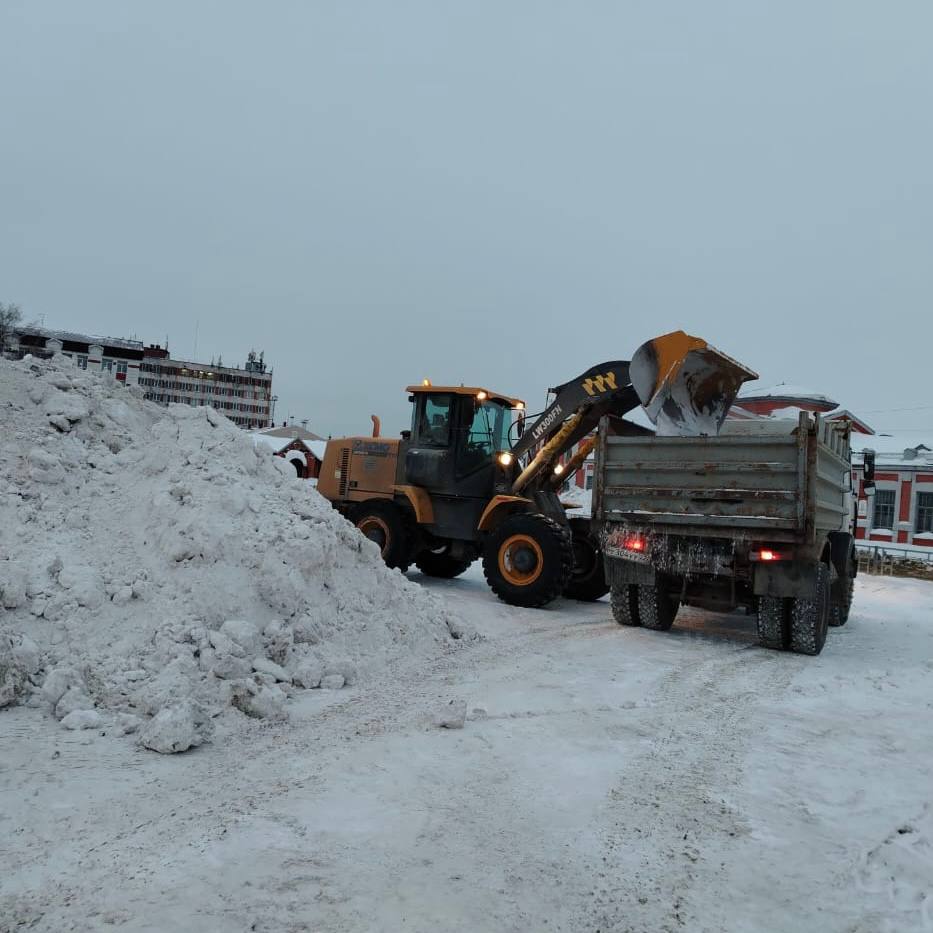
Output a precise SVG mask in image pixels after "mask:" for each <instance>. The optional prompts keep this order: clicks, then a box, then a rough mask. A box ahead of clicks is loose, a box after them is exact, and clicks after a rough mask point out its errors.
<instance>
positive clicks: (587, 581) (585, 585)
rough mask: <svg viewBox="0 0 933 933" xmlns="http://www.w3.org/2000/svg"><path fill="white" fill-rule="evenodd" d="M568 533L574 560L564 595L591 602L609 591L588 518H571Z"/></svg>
mask: <svg viewBox="0 0 933 933" xmlns="http://www.w3.org/2000/svg"><path fill="white" fill-rule="evenodd" d="M570 535H571V540H572V543H573V558H574V561H573V571H572V573H571V575H570V582H569V583H568V584H567V586H566V587H565V588H564V596H566V597H567V598H568V599H578V600H580V601H581V602H588V603H591V602H594V601H595V600H597V599H601V598H602V597H603V596H605V595H606V593H608V592H609V584H608V583H607V582H606V569H605V567H604V566H603V555H602V552H601V551H600V549H599V545H598V544H597V542H596V540H595V539H594V537H593V535H592V533H591V531H590V520H589V519H588V518H571V519H570Z"/></svg>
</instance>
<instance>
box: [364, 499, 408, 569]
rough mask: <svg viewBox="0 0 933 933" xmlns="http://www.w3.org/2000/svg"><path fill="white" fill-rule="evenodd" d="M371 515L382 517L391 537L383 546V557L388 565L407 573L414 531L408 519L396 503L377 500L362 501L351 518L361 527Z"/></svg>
mask: <svg viewBox="0 0 933 933" xmlns="http://www.w3.org/2000/svg"><path fill="white" fill-rule="evenodd" d="M369 517H377V518H379V519H381V521H382V522H383V523H384V524H385V526H386V528H387V529H388V532H389V537H388V540H387V542H386V544H385V545H384V546H383V547H382V559H383V560H384V561H385V564H386V566H387V567H394V568H396V569H397V570H400V571H401V572H402V573H405V571H406V570H408V568H409V567H410V566H411V557H412V554H411V549H412V533H411V527H410V523H409V521H408V519H407V518H406V516H405V515H404V514H403V513H402V510H401V509H400V508H399V507H398V506H397V505H395V504H394V503H392V502H386V501H379V500H377V501H374V502H362V503H360V505H358V506H357V507H356V508H355V509H354V510H353V513H352V515H351V520H352V522H353V524H354V525H356V527H357V528H359V527H360V525H361V524H362V523H363V521H364V520H365V519H366V518H369ZM377 543H378V542H377Z"/></svg>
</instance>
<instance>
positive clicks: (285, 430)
mask: <svg viewBox="0 0 933 933" xmlns="http://www.w3.org/2000/svg"><path fill="white" fill-rule="evenodd" d="M259 433H260V434H268V435H269V436H270V437H288V438H291V439H292V440H294V439H295V438H296V437H297V438H300V439H301V440H303V441H322V440H324V438H323V437H321V435H320V434H315V433H314V432H313V431H309V430H307V429H306V428H302V427H299V426H298V425H294V424H288V425H283V426H282V427H280V428H267V429H266V430H265V431H260V432H259Z"/></svg>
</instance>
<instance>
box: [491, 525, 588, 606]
mask: <svg viewBox="0 0 933 933" xmlns="http://www.w3.org/2000/svg"><path fill="white" fill-rule="evenodd" d="M572 569H573V546H572V544H571V540H570V535H569V534H568V532H567V529H566V527H565V526H563V525H560V524H558V523H557V522H556V521H554V519H553V518H548V516H546V515H541V514H538V513H531V514H529V513H521V514H518V515H512V516H510V517H509V518H507V519H505V520H504V521H503V522H502V524H500V525H499V526H498V527H497V528H496V529H495V530H494V531H493V532H492V534H490V535H489V537H488V538H487V539H486V545H485V547H484V549H483V574H484V575H485V577H486V582H487V583H488V584H489V587H490V589H491V590H492V591H493V592H494V593H495V594H496V596H498V597H499V599H501V600H502V601H503V602H505V603H509V605H511V606H544V605H546V604H547V603H549V602H551V601H552V600H554V599H556V598H557V597H558V596H560V594H561V593H562V592H563V591H564V589H565V588H566V586H567V582H568V580H569V579H570V574H571V571H572Z"/></svg>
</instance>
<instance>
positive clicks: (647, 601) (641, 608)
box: [638, 583, 679, 632]
mask: <svg viewBox="0 0 933 933" xmlns="http://www.w3.org/2000/svg"><path fill="white" fill-rule="evenodd" d="M678 608H679V604H678V602H677V600H676V599H674V598H673V597H672V596H671V595H670V594H669V593H668V592H667V590H666V589H665V588H664V586H663V584H661V583H651V584H649V583H639V584H638V617H639V619H640V620H641V625H642V627H643V628H650V629H653V630H654V631H656V632H666V631H667V630H668V629H669V628H670V627H671V626H672V625H673V624H674V618H675V617H676V615H677V609H678Z"/></svg>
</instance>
